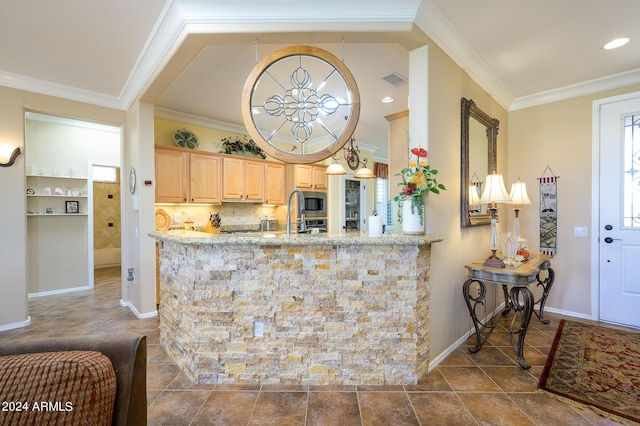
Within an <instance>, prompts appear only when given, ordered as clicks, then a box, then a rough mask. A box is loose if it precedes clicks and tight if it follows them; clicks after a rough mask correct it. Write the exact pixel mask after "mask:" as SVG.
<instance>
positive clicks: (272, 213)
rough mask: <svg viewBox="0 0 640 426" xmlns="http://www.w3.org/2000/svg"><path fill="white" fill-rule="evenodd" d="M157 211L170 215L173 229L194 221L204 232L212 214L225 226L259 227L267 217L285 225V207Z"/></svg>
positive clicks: (166, 207) (240, 205)
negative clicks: (283, 212) (283, 217)
mask: <svg viewBox="0 0 640 426" xmlns="http://www.w3.org/2000/svg"><path fill="white" fill-rule="evenodd" d="M157 209H162V210H164V211H165V212H167V213H168V214H169V217H170V218H171V228H172V229H175V228H182V227H183V226H184V224H185V222H189V221H192V222H193V227H194V228H195V229H196V230H202V229H204V227H205V225H206V224H207V221H208V220H209V216H210V215H211V214H212V213H218V214H219V215H220V218H221V224H222V225H223V226H225V225H226V226H229V225H232V226H234V227H241V226H243V225H258V226H259V224H260V221H261V220H263V219H265V215H266V217H267V218H268V219H269V220H278V219H280V224H281V225H282V224H283V223H284V221H282V220H281V218H282V216H281V215H282V210H283V209H284V207H273V206H262V205H260V204H243V203H225V204H222V205H219V206H190V205H157V206H156V210H157ZM279 215H280V216H279ZM285 215H286V210H285Z"/></svg>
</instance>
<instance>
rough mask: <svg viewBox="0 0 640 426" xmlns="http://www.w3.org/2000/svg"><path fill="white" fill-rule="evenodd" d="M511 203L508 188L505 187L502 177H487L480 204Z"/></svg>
mask: <svg viewBox="0 0 640 426" xmlns="http://www.w3.org/2000/svg"><path fill="white" fill-rule="evenodd" d="M510 201H511V198H509V194H508V193H507V188H505V187H504V180H503V179H502V175H501V174H498V173H494V174H490V175H487V181H486V185H485V187H484V191H483V192H482V197H480V203H483V204H486V203H508V202H510Z"/></svg>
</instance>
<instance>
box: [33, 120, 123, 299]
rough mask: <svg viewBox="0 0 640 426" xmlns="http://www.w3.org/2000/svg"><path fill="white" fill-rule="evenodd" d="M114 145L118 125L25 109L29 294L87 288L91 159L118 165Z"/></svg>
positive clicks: (116, 145) (90, 250) (90, 252)
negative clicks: (26, 110)
mask: <svg viewBox="0 0 640 426" xmlns="http://www.w3.org/2000/svg"><path fill="white" fill-rule="evenodd" d="M120 150H121V129H120V127H115V126H110V125H104V124H99V123H94V122H87V121H80V120H76V119H69V118H64V117H57V116H51V115H45V114H40V113H34V112H27V113H26V114H25V164H26V167H25V169H26V181H27V292H28V294H29V297H37V296H48V295H53V294H60V293H67V292H72V291H77V290H85V289H90V288H93V286H94V250H93V242H94V231H93V222H94V208H93V204H94V190H93V184H92V183H93V180H92V174H93V164H107V165H110V166H117V167H119V164H120ZM118 191H119V189H118ZM118 198H119V192H118ZM112 216H113V217H114V218H117V219H118V222H119V220H120V217H121V211H120V209H119V208H118V210H117V211H115V212H114V213H113V215H112ZM114 222H115V219H114Z"/></svg>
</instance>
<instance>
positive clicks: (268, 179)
mask: <svg viewBox="0 0 640 426" xmlns="http://www.w3.org/2000/svg"><path fill="white" fill-rule="evenodd" d="M264 168H265V172H264V176H265V182H264V192H265V198H264V202H265V203H267V204H284V203H285V197H286V194H285V189H284V185H285V170H284V164H277V163H266V164H265V166H264Z"/></svg>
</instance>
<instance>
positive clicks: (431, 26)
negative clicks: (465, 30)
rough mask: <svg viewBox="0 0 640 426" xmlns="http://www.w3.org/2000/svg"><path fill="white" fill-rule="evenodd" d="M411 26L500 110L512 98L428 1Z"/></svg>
mask: <svg viewBox="0 0 640 426" xmlns="http://www.w3.org/2000/svg"><path fill="white" fill-rule="evenodd" d="M415 24H416V26H417V27H418V28H420V30H422V31H423V32H424V33H425V34H426V35H427V36H428V37H429V38H430V39H431V40H433V42H434V43H436V44H437V45H438V47H440V49H442V50H443V51H444V52H445V53H446V54H447V55H448V56H449V57H450V58H451V59H452V60H453V61H454V62H455V63H456V64H457V65H458V66H459V67H460V68H462V70H463V71H465V72H466V73H467V74H469V76H470V77H471V78H472V79H473V80H474V81H475V82H476V83H478V84H479V85H480V86H481V87H482V88H483V89H484V90H485V91H487V93H488V94H489V95H490V96H491V97H492V98H493V99H495V100H496V102H498V103H499V104H500V105H501V106H502V107H503V108H504V109H506V110H508V109H509V106H510V105H511V103H512V102H513V99H514V96H513V95H512V94H511V92H509V90H508V89H507V88H506V87H505V86H504V84H502V82H501V81H500V80H498V78H497V77H496V76H495V75H494V74H493V73H492V72H491V71H490V70H489V68H488V67H487V66H486V64H485V63H484V61H483V60H482V58H481V57H480V56H479V55H478V53H477V52H476V51H475V50H474V49H473V48H472V47H471V45H469V43H468V42H467V41H466V40H465V39H464V38H463V37H462V35H461V34H460V33H459V32H458V30H456V29H455V28H454V27H453V25H452V24H451V22H449V20H448V19H447V18H446V17H445V16H444V15H443V14H442V12H441V11H440V9H438V7H437V6H436V5H435V4H433V2H432V1H431V0H422V4H421V7H420V8H419V10H418V13H417V15H416V18H415Z"/></svg>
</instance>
